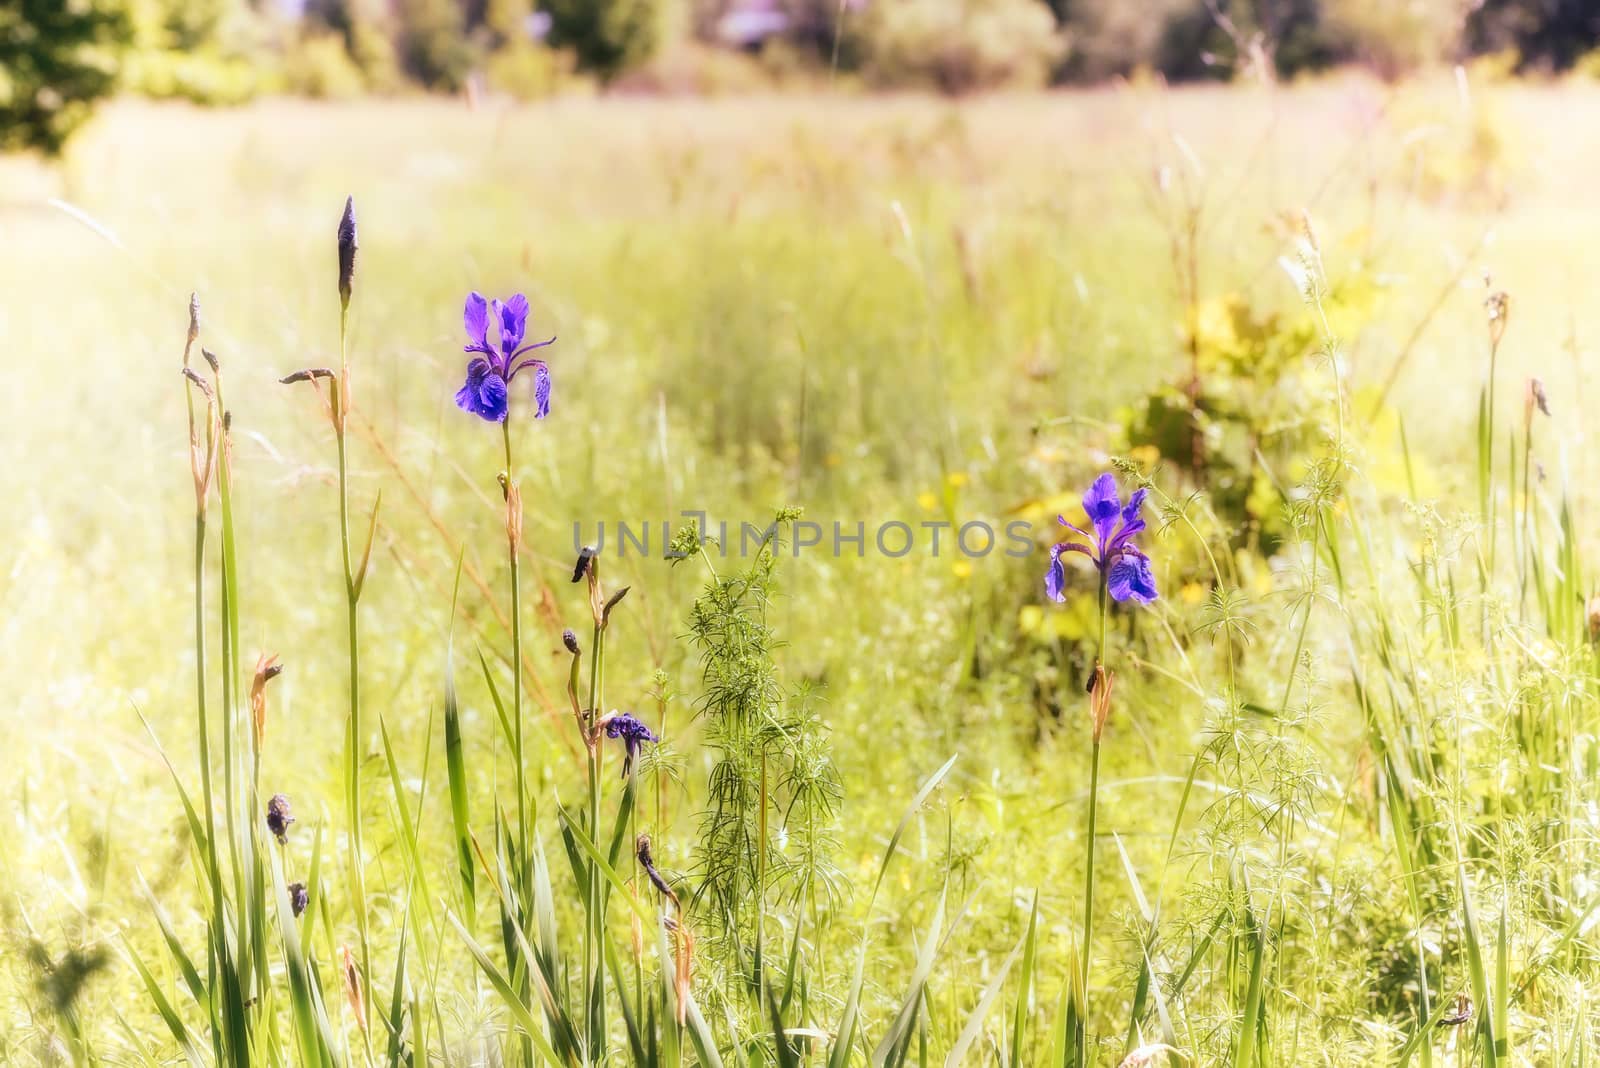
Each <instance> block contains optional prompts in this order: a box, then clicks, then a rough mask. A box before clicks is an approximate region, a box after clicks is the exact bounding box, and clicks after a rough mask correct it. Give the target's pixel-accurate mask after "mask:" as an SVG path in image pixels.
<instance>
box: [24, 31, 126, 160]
mask: <svg viewBox="0 0 1600 1068" xmlns="http://www.w3.org/2000/svg"><path fill="white" fill-rule="evenodd" d="M130 32H131V31H130V28H129V25H128V21H127V19H126V18H125V16H124V11H123V8H122V7H121V5H120V4H115V3H112V2H110V0H80V2H78V3H63V2H62V0H9V2H8V3H5V4H4V5H0V150H14V149H24V148H36V149H39V150H41V151H43V152H45V153H46V154H49V155H54V154H56V153H58V152H60V151H61V147H62V145H63V144H65V142H66V140H67V137H68V135H70V134H71V133H72V131H73V130H75V129H77V127H78V126H79V125H80V124H81V123H82V122H83V121H84V120H85V119H87V118H88V117H89V113H90V110H91V109H92V107H93V105H94V102H95V101H96V100H98V99H99V98H101V97H103V96H105V95H106V94H107V93H109V92H111V90H112V88H113V87H114V86H115V84H116V52H117V51H119V50H120V49H121V48H122V47H124V46H125V45H126V44H127V41H128V36H129V33H130Z"/></svg>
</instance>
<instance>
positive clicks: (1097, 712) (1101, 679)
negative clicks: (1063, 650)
mask: <svg viewBox="0 0 1600 1068" xmlns="http://www.w3.org/2000/svg"><path fill="white" fill-rule="evenodd" d="M1116 681H1117V673H1116V672H1115V671H1107V670H1106V668H1105V665H1104V664H1102V663H1100V662H1099V661H1098V660H1096V661H1095V664H1094V674H1092V675H1090V676H1089V725H1090V727H1091V728H1092V729H1093V730H1094V740H1095V741H1097V742H1098V741H1099V740H1100V736H1101V735H1102V734H1104V733H1105V729H1106V720H1107V719H1109V718H1110V716H1111V688H1112V686H1114V685H1115V684H1116Z"/></svg>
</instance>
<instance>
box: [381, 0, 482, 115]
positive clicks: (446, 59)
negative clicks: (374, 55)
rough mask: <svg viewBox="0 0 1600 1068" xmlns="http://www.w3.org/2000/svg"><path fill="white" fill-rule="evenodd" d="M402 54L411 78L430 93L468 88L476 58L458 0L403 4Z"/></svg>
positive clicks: (398, 9)
mask: <svg viewBox="0 0 1600 1068" xmlns="http://www.w3.org/2000/svg"><path fill="white" fill-rule="evenodd" d="M395 15H396V18H397V19H398V28H399V32H398V35H397V36H398V39H397V42H396V43H397V45H398V51H399V54H400V63H401V66H402V67H404V68H405V71H406V73H407V74H409V75H411V77H412V78H414V79H416V80H417V81H418V82H421V83H422V84H423V85H424V86H426V87H428V88H429V89H443V90H447V91H452V92H453V91H454V90H456V89H459V88H461V86H462V85H464V84H466V80H467V75H468V74H469V73H471V71H472V65H473V62H474V60H475V59H476V56H475V54H474V51H473V48H472V46H471V44H470V43H469V42H468V41H467V37H466V24H465V19H464V16H463V14H462V11H461V8H460V6H459V5H457V4H456V3H455V2H454V0H399V2H398V3H397V4H396V5H395Z"/></svg>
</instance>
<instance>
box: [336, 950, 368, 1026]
mask: <svg viewBox="0 0 1600 1068" xmlns="http://www.w3.org/2000/svg"><path fill="white" fill-rule="evenodd" d="M339 960H340V969H339V970H340V972H341V973H343V977H344V996H345V1000H346V1001H348V1002H350V1011H351V1013H353V1014H354V1015H355V1018H356V1025H357V1026H358V1027H360V1028H361V1031H362V1033H363V1034H365V1033H366V1030H367V1010H366V1006H365V1004H364V1003H363V1002H362V1000H361V971H360V969H358V968H357V967H356V958H355V954H353V953H351V952H350V947H349V946H340V947H339Z"/></svg>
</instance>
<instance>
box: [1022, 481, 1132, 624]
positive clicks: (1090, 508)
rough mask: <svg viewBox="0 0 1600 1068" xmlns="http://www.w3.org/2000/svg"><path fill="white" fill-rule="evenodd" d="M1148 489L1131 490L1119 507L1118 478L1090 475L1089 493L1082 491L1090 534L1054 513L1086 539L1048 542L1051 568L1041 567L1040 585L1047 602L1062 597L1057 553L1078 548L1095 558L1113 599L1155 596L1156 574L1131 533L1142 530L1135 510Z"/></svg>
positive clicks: (1063, 568)
mask: <svg viewBox="0 0 1600 1068" xmlns="http://www.w3.org/2000/svg"><path fill="white" fill-rule="evenodd" d="M1149 492H1150V491H1149V490H1146V489H1143V488H1141V489H1136V490H1134V491H1133V495H1132V496H1130V497H1129V498H1128V504H1127V506H1126V507H1124V506H1123V504H1122V497H1121V496H1120V495H1119V494H1118V493H1117V480H1116V479H1115V478H1113V477H1112V475H1111V473H1110V472H1109V471H1108V472H1106V473H1105V474H1103V475H1101V476H1100V477H1099V478H1097V479H1095V480H1094V485H1092V486H1090V487H1089V492H1088V493H1085V494H1084V495H1083V510H1084V512H1085V513H1087V514H1088V516H1089V524H1090V526H1092V527H1093V528H1094V533H1093V534H1091V533H1089V532H1088V531H1087V530H1084V529H1083V528H1082V527H1079V526H1076V525H1074V524H1072V523H1069V522H1067V519H1066V516H1057V517H1056V518H1057V520H1059V521H1060V523H1061V525H1062V526H1064V527H1068V528H1070V529H1071V530H1074V531H1076V532H1077V533H1078V534H1080V535H1082V536H1083V537H1084V538H1085V539H1087V540H1088V542H1089V544H1084V543H1082V542H1076V541H1064V542H1061V543H1059V544H1057V545H1053V546H1051V548H1050V570H1048V571H1046V572H1045V576H1044V589H1045V592H1046V593H1048V594H1049V595H1050V599H1051V600H1052V601H1058V602H1059V601H1065V600H1066V599H1067V594H1066V585H1067V569H1066V566H1065V565H1063V564H1062V562H1061V554H1062V553H1082V554H1083V555H1085V556H1087V557H1088V558H1089V559H1090V560H1092V561H1094V566H1095V567H1096V568H1097V569H1098V570H1099V572H1100V575H1101V580H1102V581H1103V582H1104V583H1105V584H1106V590H1107V592H1109V593H1110V594H1111V597H1112V599H1113V600H1116V601H1137V602H1139V603H1140V604H1149V603H1150V602H1151V601H1154V600H1155V599H1156V598H1157V597H1158V596H1159V594H1157V593H1156V577H1155V574H1154V573H1153V572H1152V571H1151V570H1150V558H1149V557H1148V556H1146V555H1145V554H1144V551H1143V550H1141V549H1140V548H1139V547H1138V546H1137V545H1135V544H1133V537H1134V535H1135V534H1138V533H1139V532H1140V531H1141V530H1143V529H1144V519H1142V518H1141V517H1140V515H1139V512H1140V510H1141V509H1143V508H1144V500H1145V497H1147V496H1148V495H1149Z"/></svg>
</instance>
